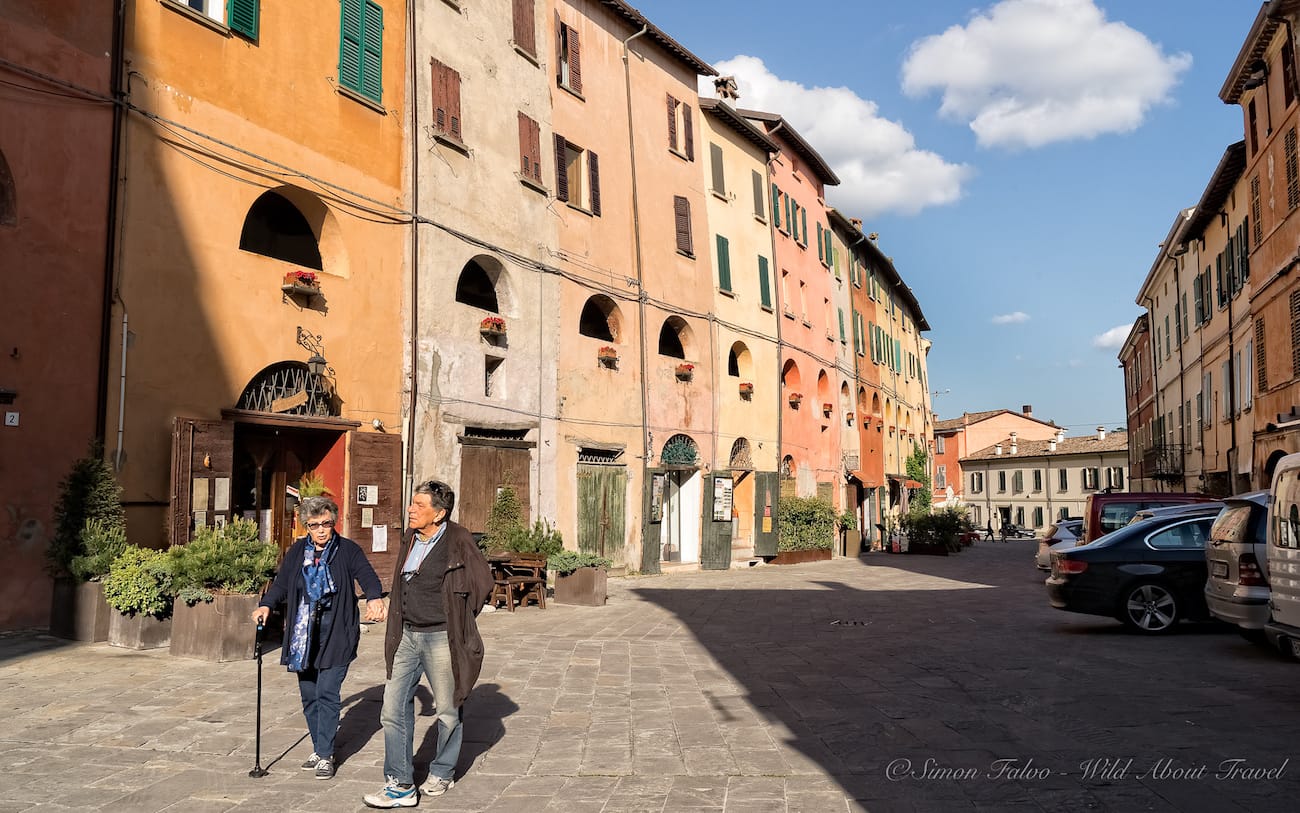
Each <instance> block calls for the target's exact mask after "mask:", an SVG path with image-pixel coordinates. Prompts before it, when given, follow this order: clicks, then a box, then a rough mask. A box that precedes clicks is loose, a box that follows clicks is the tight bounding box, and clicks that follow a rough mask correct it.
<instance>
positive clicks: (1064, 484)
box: [1056, 469, 1070, 491]
mask: <svg viewBox="0 0 1300 813" xmlns="http://www.w3.org/2000/svg"><path fill="white" fill-rule="evenodd" d="M1056 490H1057V491H1069V490H1070V473H1069V472H1068V471H1067V470H1065V469H1057V470H1056Z"/></svg>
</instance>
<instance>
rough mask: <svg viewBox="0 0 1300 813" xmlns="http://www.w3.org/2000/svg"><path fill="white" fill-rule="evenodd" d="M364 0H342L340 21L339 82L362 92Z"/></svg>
mask: <svg viewBox="0 0 1300 813" xmlns="http://www.w3.org/2000/svg"><path fill="white" fill-rule="evenodd" d="M363 3H364V0H342V1H341V2H340V3H339V5H340V6H341V7H342V9H343V10H342V15H343V18H342V21H341V22H340V23H339V84H341V85H343V87H345V88H349V89H351V90H355V91H357V92H358V93H360V92H361V35H362V29H361V15H362V13H363V12H362V8H363Z"/></svg>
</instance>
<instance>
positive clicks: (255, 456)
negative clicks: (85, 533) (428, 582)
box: [106, 0, 410, 573]
mask: <svg viewBox="0 0 1300 813" xmlns="http://www.w3.org/2000/svg"><path fill="white" fill-rule="evenodd" d="M344 4H345V7H347V8H349V9H351V10H352V11H354V12H355V13H354V14H353V15H351V16H348V15H345V16H344V17H343V19H342V21H341V20H340V14H339V9H338V7H337V6H333V5H310V4H309V5H307V6H302V7H299V6H296V5H295V6H289V5H284V4H276V3H260V4H259V3H251V4H250V3H240V4H230V8H229V9H228V8H227V5H226V4H223V3H218V2H211V3H207V4H205V6H204V8H203V9H202V10H196V9H195V8H192V7H191V5H189V4H184V3H180V2H173V0H162V2H158V1H157V0H134V2H128V3H127V4H126V19H127V32H126V58H127V60H128V62H129V64H130V75H131V78H130V81H129V82H128V84H127V92H126V99H125V100H126V102H127V103H129V104H130V105H131V106H132V113H131V114H130V115H129V116H127V118H126V123H125V129H124V133H123V147H122V162H121V173H120V179H121V183H122V189H123V192H122V216H121V218H120V222H119V223H118V224H116V227H117V228H118V229H119V230H120V239H119V245H118V261H117V264H116V269H115V277H114V280H113V284H114V289H115V293H116V296H115V298H114V302H113V309H112V314H111V341H110V348H111V355H110V359H109V365H110V368H111V369H112V370H113V371H114V373H115V384H114V385H113V386H112V387H110V390H109V391H110V393H111V397H110V403H109V408H108V410H107V421H106V426H107V427H108V432H107V435H108V440H107V448H108V453H109V457H110V459H111V460H112V461H113V462H114V464H115V465H116V467H117V469H118V475H119V477H120V479H121V481H122V484H123V486H124V488H125V501H126V504H127V511H128V531H129V534H130V536H131V538H132V540H133V541H136V542H138V543H141V544H158V543H161V542H163V541H164V540H166V539H167V538H170V539H171V540H172V541H173V542H183V541H185V540H186V539H187V538H188V537H189V534H190V533H191V532H192V531H193V529H194V528H195V527H198V526H200V525H204V524H220V523H223V522H227V521H229V520H230V519H231V518H234V517H240V516H247V517H249V518H252V519H254V520H255V521H257V522H258V523H259V525H260V527H261V529H262V532H263V535H264V536H265V537H266V538H267V539H271V540H273V541H275V542H277V543H278V544H280V545H281V546H284V545H287V544H288V543H289V542H290V541H291V539H292V535H293V517H292V509H293V505H294V500H293V499H292V493H291V489H292V487H293V486H295V485H296V484H297V482H298V480H299V478H300V477H301V476H302V474H303V473H305V472H308V471H315V472H316V473H318V474H320V475H321V476H322V477H323V478H324V481H325V484H326V486H327V488H328V489H329V490H330V492H331V493H333V494H334V495H335V496H336V497H337V498H338V499H339V502H340V507H341V508H342V512H343V513H342V528H341V530H342V532H343V533H345V534H347V535H349V536H352V537H353V538H355V539H356V540H357V541H358V542H359V543H360V544H361V545H362V547H363V548H365V549H366V550H368V551H371V552H372V558H373V559H374V560H375V563H376V566H377V569H378V570H379V572H380V573H385V572H391V568H390V565H389V563H388V559H390V558H391V556H392V550H393V547H395V545H390V544H389V541H390V540H393V538H394V537H395V536H396V534H397V533H398V532H399V531H400V529H401V527H402V523H403V510H402V505H401V500H402V496H401V482H400V469H401V442H400V438H401V434H400V433H401V429H402V415H403V407H402V403H401V393H402V389H403V382H402V364H401V361H400V359H401V358H402V352H403V343H402V333H403V322H404V319H403V316H402V313H401V310H400V307H399V306H398V303H400V302H401V301H402V291H403V289H404V281H405V279H406V263H407V258H408V256H409V253H410V239H409V235H410V224H409V220H410V218H409V216H408V215H407V214H406V207H405V205H404V196H403V187H404V185H405V176H404V172H403V170H404V159H403V156H404V155H405V151H404V149H403V145H404V143H405V142H404V135H405V132H406V124H407V118H406V113H407V108H406V103H405V99H406V89H405V88H404V86H403V78H404V77H405V76H406V71H405V69H404V64H405V61H406V53H407V50H406V43H405V39H404V28H405V26H404V24H403V21H404V20H405V19H406V11H407V6H406V4H405V2H403V0H381V2H373V0H344ZM250 8H251V9H252V10H253V12H254V13H253V14H252V15H251V16H248V15H247V14H246V12H248V11H249V9H250ZM236 12H239V13H236ZM362 43H364V47H363V46H362ZM340 54H343V55H344V58H343V59H342V60H340ZM236 77H258V79H256V80H254V79H251V78H250V79H249V80H248V82H250V83H251V82H256V85H255V86H256V88H257V92H249V88H250V87H251V86H252V85H250V84H246V83H245V82H241V81H235V78H236ZM268 77H275V80H274V81H271V80H270V79H268ZM123 352H124V353H125V355H123ZM169 472H170V478H169ZM361 486H365V487H366V488H360V487H361ZM394 541H395V540H394Z"/></svg>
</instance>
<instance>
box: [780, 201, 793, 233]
mask: <svg viewBox="0 0 1300 813" xmlns="http://www.w3.org/2000/svg"><path fill="white" fill-rule="evenodd" d="M781 211H782V212H783V213H784V214H785V230H786V231H790V229H791V228H793V227H792V226H791V225H790V196H789V195H782V196H781Z"/></svg>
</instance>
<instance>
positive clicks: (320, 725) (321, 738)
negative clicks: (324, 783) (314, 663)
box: [296, 664, 348, 757]
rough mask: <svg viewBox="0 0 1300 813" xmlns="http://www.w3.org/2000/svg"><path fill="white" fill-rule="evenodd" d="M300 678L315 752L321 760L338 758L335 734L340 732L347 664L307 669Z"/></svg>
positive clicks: (299, 690) (304, 709)
mask: <svg viewBox="0 0 1300 813" xmlns="http://www.w3.org/2000/svg"><path fill="white" fill-rule="evenodd" d="M296 674H297V675H298V694H299V695H301V696H302V716H303V717H305V718H307V731H309V732H310V733H311V745H312V750H313V751H315V752H316V756H319V757H332V756H334V735H335V734H336V733H338V730H339V695H340V693H341V692H342V690H343V679H344V678H345V677H347V676H348V667H347V665H346V664H345V665H343V666H331V667H329V668H328V669H304V670H303V671H301V672H298V673H296Z"/></svg>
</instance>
